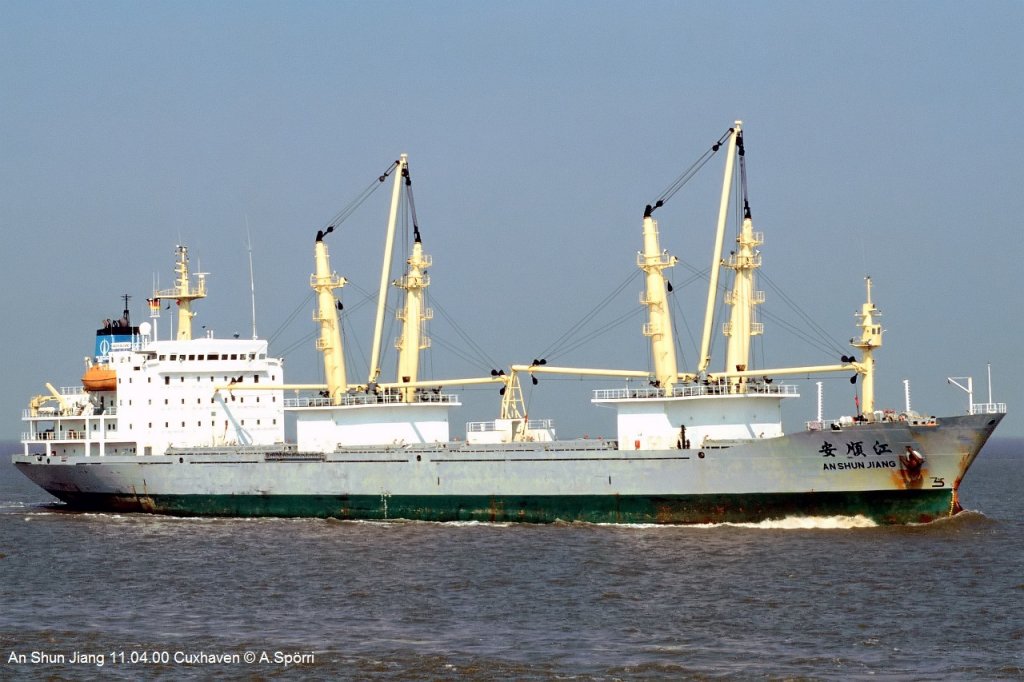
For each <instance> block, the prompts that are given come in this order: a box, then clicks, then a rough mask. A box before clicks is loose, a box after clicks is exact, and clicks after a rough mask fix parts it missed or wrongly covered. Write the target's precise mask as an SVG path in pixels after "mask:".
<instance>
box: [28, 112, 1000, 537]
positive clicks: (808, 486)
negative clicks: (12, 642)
mask: <svg viewBox="0 0 1024 682" xmlns="http://www.w3.org/2000/svg"><path fill="white" fill-rule="evenodd" d="M722 149H725V151H726V153H725V157H726V158H725V164H724V165H725V170H724V180H723V186H722V193H721V199H720V204H719V214H718V221H717V225H716V231H715V242H714V252H713V254H712V267H711V269H710V274H709V277H708V279H709V286H708V297H707V307H706V314H705V319H704V325H703V335H702V338H701V348H700V353H699V356H698V358H699V360H698V362H697V364H696V366H694V367H691V368H689V369H686V370H681V369H680V367H679V366H678V357H679V354H678V352H677V345H676V341H675V339H674V338H673V328H674V327H673V320H672V310H671V307H670V305H669V298H668V295H669V292H670V291H671V285H670V284H668V282H667V280H666V276H665V271H666V270H668V269H670V268H672V267H673V266H674V265H675V264H676V262H677V259H676V258H675V257H674V256H672V255H670V254H669V252H668V251H667V250H665V249H663V247H662V245H661V240H660V235H659V230H658V224H657V221H656V220H655V218H654V214H655V212H656V211H657V210H658V209H659V208H660V207H661V206H662V205H663V204H664V203H665V201H666V200H667V199H668V198H671V196H672V195H673V194H674V192H675V191H676V190H678V184H679V181H677V183H674V185H673V186H672V187H670V188H669V190H667V191H666V193H665V194H664V195H662V197H661V198H659V200H657V201H655V202H652V204H651V205H649V206H647V207H646V210H645V211H644V215H643V220H642V229H641V233H642V242H641V247H642V248H641V250H640V251H639V252H638V253H637V254H636V265H637V267H638V268H639V270H640V271H641V272H642V274H643V277H644V281H645V285H644V290H643V291H642V292H641V294H640V305H641V306H643V309H644V310H645V314H646V321H645V323H644V324H643V326H642V330H641V331H642V334H643V337H644V338H645V339H646V341H645V343H646V344H648V345H649V350H650V353H649V357H650V366H648V367H647V368H640V369H621V368H618V369H616V368H586V367H556V366H553V365H552V364H549V363H547V362H546V361H545V359H544V358H540V359H533V360H532V361H530V362H528V363H521V364H515V363H512V364H509V365H508V366H507V367H504V368H502V369H497V368H496V369H494V370H492V371H491V372H490V374H489V375H486V376H479V377H469V378H461V379H451V380H439V379H422V378H420V376H419V374H420V360H421V355H422V354H423V353H424V352H425V350H426V349H427V348H428V347H429V346H430V341H429V337H428V336H427V333H426V331H427V321H428V320H429V319H430V318H431V317H432V312H431V310H430V309H429V308H428V307H427V306H426V299H425V296H424V294H425V291H426V289H427V287H428V286H429V285H430V275H429V272H428V271H429V269H430V268H431V266H432V259H431V257H430V256H429V255H427V254H426V253H425V252H424V250H423V243H422V238H421V235H420V230H419V226H418V224H417V223H416V219H415V211H414V209H413V226H414V239H413V243H412V245H411V251H410V255H409V257H408V259H407V261H406V267H405V270H404V272H403V274H401V275H400V276H398V277H397V278H396V279H394V280H392V274H391V272H390V268H391V266H390V263H391V261H392V260H393V254H392V251H393V248H394V241H395V238H394V235H395V225H396V215H397V213H398V210H399V208H398V207H399V205H400V200H401V198H402V196H403V193H408V195H409V199H410V201H408V202H407V204H406V205H408V204H410V203H411V180H410V176H409V172H408V159H407V157H406V156H405V155H403V156H402V157H401V158H400V159H399V160H398V161H396V162H395V163H394V164H392V166H391V167H390V169H389V170H388V171H387V172H386V173H384V174H383V175H381V176H380V178H379V180H380V182H381V183H382V184H383V183H385V181H386V179H388V178H390V179H391V180H392V189H391V208H390V212H389V216H388V223H387V233H386V238H385V253H384V259H383V260H384V266H383V268H382V272H381V280H380V291H379V294H378V300H377V314H376V321H375V322H376V323H375V328H374V340H373V345H372V347H371V349H372V357H371V361H370V364H369V366H370V372H369V374H368V376H367V377H366V380H365V381H351V380H350V378H349V371H348V369H347V365H346V359H345V348H344V346H343V338H344V337H343V335H342V334H341V321H340V318H339V308H341V305H340V303H339V301H338V298H337V295H336V290H338V289H339V288H341V287H343V286H344V285H345V284H346V280H345V278H344V277H341V276H339V275H338V274H337V273H335V272H334V271H333V270H332V269H331V263H330V257H329V253H328V249H327V245H326V239H327V238H328V235H331V234H332V233H334V227H335V225H333V224H332V225H327V226H325V227H324V228H322V229H320V230H318V231H317V233H316V237H315V239H314V249H313V263H314V272H313V274H312V275H311V277H310V286H311V287H312V289H313V291H314V292H315V299H316V306H315V310H314V312H313V318H314V321H315V323H316V325H317V326H318V337H317V340H316V348H317V349H318V351H319V352H320V353H322V358H323V366H324V377H325V382H324V383H305V384H294V383H292V384H290V383H287V382H286V381H285V377H284V367H283V362H282V360H281V359H280V358H277V357H274V356H273V355H272V354H271V353H270V351H269V346H268V342H267V341H265V340H261V339H257V338H253V339H240V338H237V335H236V338H213V336H212V335H211V334H207V335H205V336H202V337H199V338H196V337H194V336H193V333H192V332H193V327H192V320H193V317H194V316H195V315H196V312H195V311H194V310H193V307H194V304H195V303H196V301H198V300H199V299H202V298H203V297H205V296H206V281H205V277H204V275H201V274H193V273H191V272H190V268H189V257H188V250H187V248H186V247H184V246H179V247H177V251H176V259H175V263H176V266H175V268H176V278H175V285H174V286H173V287H171V288H169V289H165V290H160V289H158V290H156V291H154V292H153V294H152V298H150V299H149V303H150V315H151V319H150V320H149V321H147V322H143V323H141V324H139V325H137V326H134V325H133V324H132V322H131V320H130V319H129V312H128V310H127V308H128V305H127V301H128V299H127V297H126V299H125V311H124V313H123V315H122V317H121V319H119V320H117V321H112V320H104V322H103V324H102V325H101V327H100V329H98V330H97V332H96V341H95V349H94V356H93V358H91V359H90V361H89V366H88V367H87V368H86V371H85V374H84V376H83V377H82V384H81V386H75V387H69V388H62V389H57V388H55V387H53V386H52V384H49V383H47V384H45V386H46V387H47V392H46V393H43V394H41V395H39V396H36V397H34V398H32V399H31V400H30V402H29V405H28V408H27V409H26V410H25V411H24V414H23V421H24V423H25V428H26V431H25V432H24V433H23V434H22V439H21V440H22V444H23V450H22V452H20V453H17V454H14V455H13V456H12V460H13V462H14V465H15V466H16V467H17V468H18V469H19V470H20V471H21V472H22V473H24V474H25V475H26V476H27V477H28V478H30V479H31V480H32V481H33V482H35V483H36V484H38V485H39V486H40V487H42V488H43V489H44V490H46V491H47V492H48V493H50V494H51V495H53V496H54V497H56V498H58V499H59V500H60V501H61V502H63V503H64V506H66V508H68V509H72V510H90V511H116V512H146V513H156V514H171V515H183V516H246V517H259V516H275V517H321V518H337V519H408V520H425V521H482V522H537V523H544V522H554V521H565V522H592V523H632V524H694V523H696V524H705V523H721V522H759V521H764V520H769V519H779V518H784V517H792V516H857V515H862V516H864V517H867V518H869V519H872V520H874V521H875V522H877V523H883V524H902V523H922V522H929V521H932V520H934V519H938V518H942V517H947V516H951V515H954V514H956V513H958V512H959V511H960V509H961V508H960V503H959V500H958V490H959V487H960V484H961V481H962V480H963V478H964V475H965V474H966V473H967V471H968V469H969V468H970V466H971V464H972V462H973V461H974V459H975V458H976V457H977V456H978V453H979V452H980V450H981V449H982V446H983V445H984V444H985V442H986V441H987V440H988V438H989V436H990V435H991V434H992V432H993V430H994V429H995V428H996V426H997V425H998V424H999V422H1000V420H1001V419H1002V418H1003V416H1004V414H1005V412H1006V406H1005V404H1003V403H993V402H991V397H990V402H988V403H979V404H975V403H973V400H972V401H971V404H970V406H969V408H968V410H967V411H966V413H964V414H958V415H952V416H946V417H935V416H924V415H921V414H918V413H917V412H914V411H912V410H910V406H909V404H908V405H905V406H904V407H903V409H890V408H886V407H880V406H878V405H876V403H875V396H874V392H875V378H876V376H875V360H874V356H875V353H876V352H877V351H878V350H879V348H880V347H881V346H882V336H883V329H882V327H881V324H880V312H879V310H878V309H877V308H876V306H875V303H874V301H873V299H872V285H871V280H870V278H866V293H865V297H864V302H863V304H862V305H861V307H860V311H859V313H858V315H857V317H858V325H857V326H858V329H859V332H858V334H857V336H855V337H854V338H853V339H851V346H852V350H851V351H850V352H851V355H849V356H847V355H843V356H841V357H840V358H838V359H837V361H836V362H835V363H834V364H826V365H810V366H802V367H778V368H770V367H754V366H753V363H752V361H751V351H750V345H751V340H752V339H753V338H754V337H756V336H758V335H760V334H762V333H763V331H764V327H763V324H762V323H761V322H758V320H757V318H758V313H757V310H758V306H759V305H760V304H761V303H762V302H763V301H764V293H763V292H761V291H758V290H757V289H756V288H755V279H756V273H757V270H758V268H759V267H760V265H761V254H760V251H759V250H758V247H759V246H760V245H761V244H762V243H763V241H764V236H763V234H762V233H761V232H759V231H755V230H754V226H753V219H752V216H751V211H750V208H749V202H748V201H747V198H746V196H745V195H746V183H745V177H746V175H745V173H746V170H745V152H744V147H743V131H742V124H741V123H740V122H739V121H737V122H736V123H735V124H734V125H733V126H732V127H730V128H729V129H728V131H727V132H726V133H725V134H724V135H723V136H722V137H721V138H719V139H718V141H717V142H715V144H713V145H712V146H711V148H710V149H709V150H708V152H707V153H706V156H707V157H708V158H710V156H712V155H714V154H716V153H717V152H719V151H720V150H722ZM702 158H703V157H702ZM705 161H706V159H705ZM703 163H704V161H702V162H701V164H700V165H703ZM695 166H696V164H695ZM737 166H738V167H739V172H737ZM737 175H738V176H739V177H740V178H741V181H742V192H743V197H742V203H739V202H732V201H731V200H730V199H731V197H733V192H734V191H735V188H734V184H737V183H735V182H734V177H736V176H737ZM733 203H737V204H738V205H742V206H743V209H742V210H743V212H742V215H740V216H733V222H734V223H735V224H736V225H738V229H737V234H736V236H735V241H736V244H735V247H734V248H733V250H732V251H731V254H730V255H729V256H728V257H723V244H724V241H725V231H726V224H727V223H728V222H729V213H730V211H729V206H730V205H731V204H733ZM726 274H728V275H731V288H729V289H728V290H727V291H726V292H725V293H724V302H725V303H726V304H727V305H728V308H729V311H730V314H729V320H728V321H727V322H726V323H725V324H724V325H723V327H722V332H723V333H724V335H725V337H726V342H725V343H724V344H722V345H725V346H726V350H725V353H724V356H725V357H724V362H723V363H722V366H721V368H720V369H713V368H712V364H711V360H712V353H711V346H712V336H713V331H714V328H715V327H716V325H715V324H714V322H713V318H714V310H715V309H716V306H717V304H718V301H719V296H720V295H721V294H720V285H719V278H720V276H722V275H726ZM723 288H724V287H723ZM392 290H398V291H400V292H401V294H402V295H403V299H404V300H403V302H402V304H401V306H400V307H399V309H398V315H397V316H398V318H399V321H400V323H401V335H400V337H399V339H398V341H397V342H396V348H397V371H396V374H395V377H394V380H393V381H386V380H384V377H383V373H382V371H381V369H380V364H381V359H380V358H381V348H382V344H381V338H382V335H383V320H384V318H385V311H386V303H385V302H386V300H387V298H388V292H389V291H392ZM168 303H170V304H171V305H175V306H177V316H176V318H177V319H176V322H177V324H176V328H177V331H176V333H174V334H172V335H170V336H172V337H173V338H166V339H161V338H159V334H158V329H157V324H158V321H159V320H158V318H159V314H160V310H161V307H163V306H164V305H165V304H168ZM172 331H173V330H172ZM254 337H255V335H254ZM836 372H839V373H845V374H849V375H851V376H852V380H853V381H854V382H855V383H858V393H857V398H858V403H857V404H858V410H857V412H856V413H855V414H852V415H848V416H844V417H838V418H835V419H826V418H823V416H822V415H821V414H820V407H819V414H818V415H817V416H816V418H814V419H811V420H808V421H807V422H806V424H805V425H804V428H802V429H801V430H797V431H790V432H789V433H786V432H784V430H783V426H782V411H783V403H785V402H787V401H790V400H792V399H793V398H796V397H798V390H797V389H798V387H797V385H796V384H795V383H787V378H793V377H807V376H811V375H816V374H828V373H836ZM544 374H563V375H576V376H585V377H604V378H605V379H607V380H608V382H609V384H611V385H610V386H609V387H607V388H602V389H598V390H596V391H594V393H593V397H592V403H593V404H594V405H595V406H602V407H605V408H610V409H612V410H613V411H614V412H615V414H616V423H615V428H616V433H615V434H614V436H612V437H608V438H574V439H559V438H558V437H557V435H556V431H555V428H554V425H553V422H552V421H551V420H547V419H535V418H530V417H529V416H528V415H527V414H526V410H525V409H524V406H523V405H524V403H523V397H522V396H523V392H522V388H521V385H520V379H521V378H525V377H530V378H531V379H532V380H533V381H534V383H536V377H537V376H538V375H544ZM475 384H494V385H495V387H496V388H499V390H500V394H501V401H500V405H498V406H496V408H497V409H496V410H495V414H497V417H496V418H494V419H492V420H488V421H477V422H470V423H468V424H466V432H465V435H464V437H455V438H453V437H452V435H451V433H450V431H451V428H450V424H449V414H450V413H451V411H452V410H453V409H454V408H456V407H459V406H460V405H461V402H460V397H459V394H458V393H457V392H455V390H457V389H458V387H460V386H470V385H475ZM908 402H909V401H908ZM819 404H820V401H819ZM286 418H291V419H292V420H294V435H293V436H291V437H289V438H288V439H286V436H285V434H286V429H285V423H286ZM289 431H290V429H289Z"/></svg>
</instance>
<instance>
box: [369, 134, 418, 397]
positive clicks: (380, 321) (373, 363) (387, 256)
mask: <svg viewBox="0 0 1024 682" xmlns="http://www.w3.org/2000/svg"><path fill="white" fill-rule="evenodd" d="M397 170H398V172H397V173H395V183H394V185H393V186H392V188H391V210H390V212H389V213H388V228H387V236H386V237H385V240H384V265H383V266H382V267H381V272H380V289H379V291H378V292H377V321H376V323H375V324H374V326H373V351H372V354H371V356H370V378H369V380H368V383H370V384H374V383H376V382H377V379H378V378H379V377H380V345H381V336H382V335H383V333H384V308H385V306H386V305H387V302H388V280H390V279H391V258H392V255H391V254H392V252H393V251H394V246H395V223H396V222H397V220H398V200H399V195H400V192H401V189H402V178H405V179H406V181H408V177H409V156H408V154H402V155H401V156H400V157H399V159H398V168H397Z"/></svg>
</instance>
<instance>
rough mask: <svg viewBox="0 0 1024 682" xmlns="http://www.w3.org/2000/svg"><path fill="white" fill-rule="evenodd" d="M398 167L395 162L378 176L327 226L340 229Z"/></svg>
mask: <svg viewBox="0 0 1024 682" xmlns="http://www.w3.org/2000/svg"><path fill="white" fill-rule="evenodd" d="M397 167H398V161H393V162H392V163H391V165H390V166H388V169H387V170H386V171H384V172H383V173H382V174H381V175H379V176H377V177H376V178H375V179H374V180H373V182H371V183H370V184H369V185H367V186H366V188H365V189H364V190H363V191H362V192H360V193H359V194H358V195H356V198H355V199H353V200H352V201H351V202H349V204H348V206H346V207H345V208H343V209H341V210H340V211H338V213H336V214H335V215H334V217H333V218H331V220H329V221H328V222H327V225H333V226H334V227H338V226H339V225H341V223H343V222H345V221H346V220H347V219H348V218H349V217H350V216H351V215H352V214H353V213H355V211H356V209H358V208H359V207H360V206H361V205H362V204H363V202H364V201H366V200H367V199H369V198H370V195H372V194H373V193H374V192H375V191H376V190H377V189H378V188H379V187H380V186H381V185H383V184H384V181H385V180H387V179H388V176H390V175H391V173H393V172H394V170H395V168H397Z"/></svg>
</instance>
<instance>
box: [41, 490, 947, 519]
mask: <svg viewBox="0 0 1024 682" xmlns="http://www.w3.org/2000/svg"><path fill="white" fill-rule="evenodd" d="M53 494H54V495H56V496H57V497H59V498H61V499H62V500H64V501H65V502H67V503H68V504H69V505H70V506H71V507H72V508H74V509H82V510H100V511H122V512H149V513H157V514H171V515H178V516H246V517H251V516H273V517H312V518H337V519H409V520H417V521H484V522H505V521H515V522H526V523H550V522H553V521H559V520H561V521H585V522H590V523H663V524H681V523H723V522H733V523H740V522H754V523H756V522H759V521H764V520H767V519H781V518H785V517H787V516H856V515H863V516H865V517H867V518H870V519H873V520H874V521H876V522H877V523H883V524H892V523H921V522H927V521H931V520H934V519H936V518H939V517H943V516H949V515H950V513H951V512H952V511H953V507H954V503H953V498H952V491H951V490H949V489H939V490H894V491H867V492H843V493H772V494H767V493H745V494H729V495H725V494H721V495H665V496H647V495H634V496H627V495H621V496H620V495H560V496H539V495H529V496H501V497H490V496H440V495H417V496H398V495H389V496H384V495H338V496H332V495H265V496H264V495H146V496H135V495H107V494H90V493H72V492H67V491H53Z"/></svg>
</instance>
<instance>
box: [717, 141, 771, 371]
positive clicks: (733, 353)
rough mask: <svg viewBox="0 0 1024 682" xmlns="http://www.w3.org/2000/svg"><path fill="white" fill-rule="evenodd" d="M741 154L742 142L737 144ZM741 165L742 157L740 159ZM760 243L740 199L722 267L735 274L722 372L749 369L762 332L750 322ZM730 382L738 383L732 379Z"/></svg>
mask: <svg viewBox="0 0 1024 682" xmlns="http://www.w3.org/2000/svg"><path fill="white" fill-rule="evenodd" d="M739 144H740V149H741V151H740V154H742V153H743V152H742V139H741V141H740V143H739ZM740 165H741V167H742V165H743V157H742V156H741V157H740ZM763 243H764V235H763V234H762V233H760V232H754V222H753V220H752V218H751V215H750V205H749V203H747V201H746V197H744V209H743V226H742V227H741V228H740V234H739V236H738V237H736V244H737V250H736V251H735V252H734V253H732V254H730V256H729V261H728V262H727V263H726V264H725V267H727V268H730V269H732V270H733V271H734V272H735V275H734V278H733V289H732V291H730V292H729V293H728V294H727V295H726V297H725V302H726V303H727V304H729V305H731V306H732V312H731V314H730V317H729V321H728V322H727V323H725V325H724V327H723V330H722V331H723V333H724V334H725V336H726V337H727V338H728V339H729V343H728V347H727V349H726V355H725V369H726V371H733V370H735V371H739V372H742V371H743V370H745V369H747V368H748V367H749V366H750V338H751V337H752V336H757V335H758V334H762V333H764V325H763V324H761V323H760V322H755V321H754V306H755V305H757V304H760V303H764V292H763V291H757V290H755V289H754V271H755V270H756V269H757V268H759V267H761V254H760V253H759V252H758V251H757V248H756V247H758V246H760V245H761V244H763ZM731 381H732V382H733V383H739V380H738V379H736V378H733V379H731Z"/></svg>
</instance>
